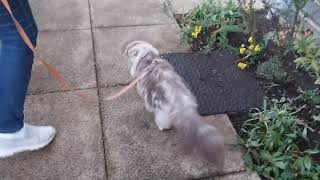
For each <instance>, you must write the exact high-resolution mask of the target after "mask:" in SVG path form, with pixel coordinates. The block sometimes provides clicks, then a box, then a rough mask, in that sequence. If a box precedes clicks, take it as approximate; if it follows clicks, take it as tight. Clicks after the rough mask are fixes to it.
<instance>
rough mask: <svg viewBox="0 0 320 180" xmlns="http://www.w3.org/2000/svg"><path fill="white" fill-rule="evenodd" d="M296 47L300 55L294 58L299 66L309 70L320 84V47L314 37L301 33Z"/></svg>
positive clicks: (295, 44)
mask: <svg viewBox="0 0 320 180" xmlns="http://www.w3.org/2000/svg"><path fill="white" fill-rule="evenodd" d="M294 48H295V50H297V51H298V54H299V56H300V57H299V58H297V59H296V60H294V62H295V63H296V66H297V68H301V69H303V70H304V71H306V72H308V73H309V74H310V76H311V77H313V78H314V79H316V81H315V84H320V48H319V47H317V44H316V41H315V39H314V37H313V36H311V35H310V36H305V35H304V34H299V35H298V36H297V38H296V40H295V42H294Z"/></svg>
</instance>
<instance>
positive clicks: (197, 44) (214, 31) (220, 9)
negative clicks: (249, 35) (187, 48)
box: [180, 0, 245, 51]
mask: <svg viewBox="0 0 320 180" xmlns="http://www.w3.org/2000/svg"><path fill="white" fill-rule="evenodd" d="M180 25H181V26H182V33H183V35H182V40H183V41H185V42H187V43H189V44H191V45H192V48H193V49H194V50H200V51H210V50H212V49H215V48H219V49H225V48H232V46H231V45H229V40H228V34H229V33H231V32H235V33H242V32H243V31H244V28H245V25H244V17H243V15H242V13H241V11H240V7H239V5H237V4H236V3H234V2H233V1H231V0H230V1H229V2H228V3H226V4H223V3H222V2H221V1H219V0H208V1H207V2H204V3H203V4H200V5H197V6H196V7H195V8H194V9H192V10H191V11H190V12H188V13H187V14H186V15H184V16H182V18H181V21H180Z"/></svg>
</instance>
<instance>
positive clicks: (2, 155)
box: [0, 136, 55, 158]
mask: <svg viewBox="0 0 320 180" xmlns="http://www.w3.org/2000/svg"><path fill="white" fill-rule="evenodd" d="M54 137H55V136H52V137H51V138H50V139H49V141H48V142H45V143H41V144H38V145H34V146H30V147H28V148H21V149H20V148H16V149H14V150H11V151H7V152H6V151H4V152H0V158H7V157H10V156H13V155H16V154H18V153H22V152H28V151H35V150H39V149H42V148H44V147H45V146H47V145H48V144H50V143H51V142H52V140H53V139H54Z"/></svg>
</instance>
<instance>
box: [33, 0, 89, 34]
mask: <svg viewBox="0 0 320 180" xmlns="http://www.w3.org/2000/svg"><path fill="white" fill-rule="evenodd" d="M30 6H31V8H32V11H33V14H34V17H35V20H36V22H37V24H38V28H39V30H66V29H89V28H90V15H89V5H88V1H86V0H82V1H79V0H67V1H66V0H45V1H44V0H30Z"/></svg>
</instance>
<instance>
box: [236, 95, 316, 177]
mask: <svg viewBox="0 0 320 180" xmlns="http://www.w3.org/2000/svg"><path fill="white" fill-rule="evenodd" d="M299 110H300V109H297V108H295V107H294V106H292V104H291V103H290V102H288V101H286V99H285V98H282V99H281V100H280V101H278V100H273V101H268V102H267V101H265V103H264V107H263V109H262V110H257V112H254V113H251V114H250V115H251V117H252V118H251V119H249V120H247V121H246V122H245V123H244V124H243V132H244V133H245V134H246V135H247V139H245V140H244V139H242V138H238V144H239V145H240V146H241V147H243V148H244V149H245V151H246V154H245V157H244V159H245V164H246V166H247V167H248V168H250V169H251V170H254V171H256V172H257V173H258V174H259V175H261V176H263V177H265V178H267V179H310V180H318V179H319V177H318V175H319V173H320V166H319V165H317V164H316V163H315V162H313V160H312V158H311V156H312V155H313V154H318V153H319V152H320V150H319V147H316V148H314V149H308V150H305V151H302V150H300V148H299V147H298V143H299V142H300V141H301V140H303V139H307V134H308V131H309V130H308V128H307V127H306V126H305V125H304V123H303V122H302V121H301V120H299V119H298V118H297V117H296V113H297V112H298V111H299Z"/></svg>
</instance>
